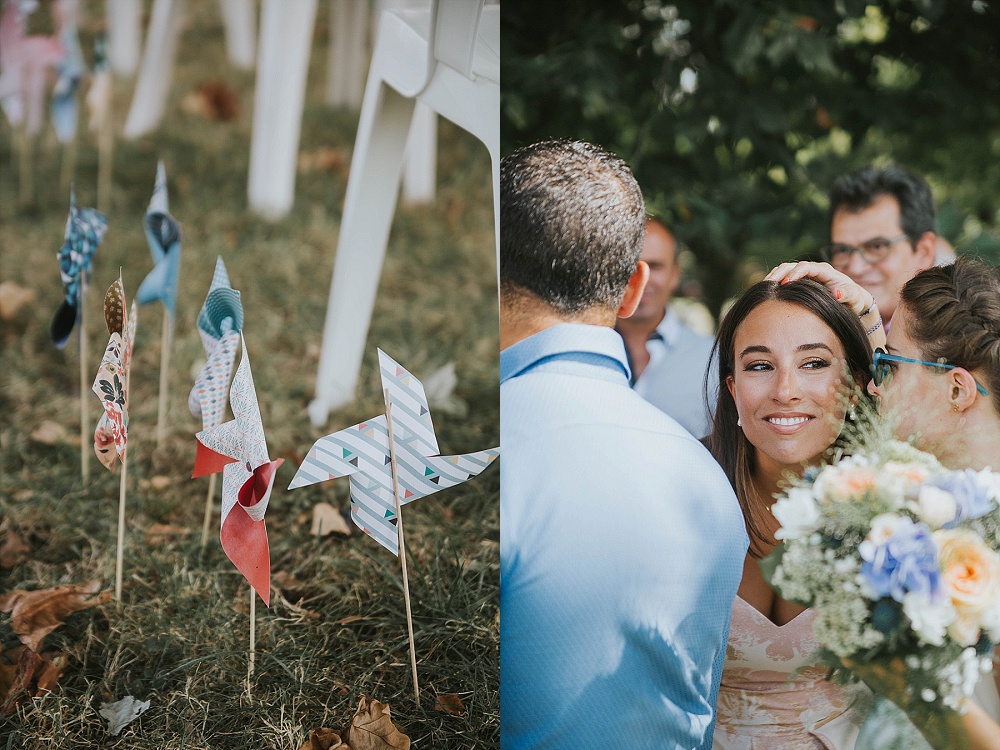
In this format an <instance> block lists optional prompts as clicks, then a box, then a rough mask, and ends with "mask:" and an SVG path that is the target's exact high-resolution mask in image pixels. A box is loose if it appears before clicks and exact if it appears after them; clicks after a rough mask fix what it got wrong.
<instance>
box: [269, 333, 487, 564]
mask: <svg viewBox="0 0 1000 750" xmlns="http://www.w3.org/2000/svg"><path fill="white" fill-rule="evenodd" d="M378 360H379V369H380V372H381V375H382V387H383V389H386V390H388V392H389V399H390V401H391V404H392V407H391V414H392V433H393V442H394V444H395V445H394V448H395V453H396V464H397V466H396V470H397V479H398V483H399V495H400V496H399V500H400V503H401V504H405V503H408V502H411V501H413V500H416V499H417V498H418V497H425V496H427V495H430V494H433V493H435V492H437V491H438V490H442V489H444V488H445V487H452V486H454V485H456V484H461V483H462V482H465V481H466V480H468V479H471V478H472V477H474V476H477V475H478V474H479V473H480V472H482V471H483V469H485V468H486V467H487V466H489V465H490V464H491V463H492V462H493V460H494V459H495V458H497V457H498V456H499V455H500V449H499V448H490V449H488V450H484V451H479V452H477V453H466V454H464V455H460V456H439V455H437V454H438V452H439V448H438V443H437V438H436V437H435V435H434V425H433V424H432V423H431V415H430V410H429V409H428V406H427V397H426V396H425V395H424V387H423V385H421V383H420V381H419V380H417V379H416V378H415V377H414V376H413V375H411V374H410V373H409V372H407V371H406V370H405V369H404V368H403V367H401V366H400V365H398V364H397V363H396V362H395V361H394V360H393V359H392V358H391V357H389V356H388V355H387V354H386V353H385V352H383V351H382V350H381V349H379V350H378ZM346 476H350V478H351V518H353V519H354V523H355V524H357V525H358V527H359V528H361V530H362V531H364V532H365V533H366V534H368V535H369V536H371V537H372V538H373V539H375V541H377V542H378V543H379V544H381V545H382V546H383V547H385V548H386V549H387V550H389V551H390V552H392V553H393V554H396V555H398V554H399V541H398V536H397V530H396V523H397V517H396V500H395V493H394V492H393V486H392V467H391V461H390V450H389V429H388V423H387V421H386V418H385V415H384V414H383V415H380V416H378V417H375V418H374V419H370V420H368V421H366V422H361V423H360V424H356V425H354V426H353V427H348V428H347V429H345V430H341V431H340V432H335V433H334V434H332V435H327V436H326V437H324V438H320V439H319V440H318V441H316V443H315V444H314V445H313V447H312V448H310V449H309V454H308V455H307V456H306V458H305V460H304V461H303V462H302V465H301V466H299V470H298V471H297V472H296V473H295V476H294V477H293V478H292V483H291V484H290V485H289V489H295V488H297V487H305V486H307V485H310V484H316V483H317V482H325V481H327V480H329V479H337V478H339V477H346Z"/></svg>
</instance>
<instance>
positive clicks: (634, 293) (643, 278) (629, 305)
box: [618, 260, 649, 318]
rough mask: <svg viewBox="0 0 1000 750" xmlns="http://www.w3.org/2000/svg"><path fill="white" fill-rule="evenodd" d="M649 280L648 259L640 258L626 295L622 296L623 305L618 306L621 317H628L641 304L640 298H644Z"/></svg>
mask: <svg viewBox="0 0 1000 750" xmlns="http://www.w3.org/2000/svg"><path fill="white" fill-rule="evenodd" d="M647 281H649V265H647V263H646V261H644V260H640V261H639V264H638V265H637V266H636V267H635V271H634V272H633V274H632V278H631V279H629V280H628V285H627V286H626V287H625V296H624V297H623V298H622V304H621V307H619V308H618V317H619V318H627V317H628V316H629V315H631V314H632V313H634V312H635V308H637V307H638V306H639V300H641V299H642V292H643V290H644V289H645V288H646V282H647Z"/></svg>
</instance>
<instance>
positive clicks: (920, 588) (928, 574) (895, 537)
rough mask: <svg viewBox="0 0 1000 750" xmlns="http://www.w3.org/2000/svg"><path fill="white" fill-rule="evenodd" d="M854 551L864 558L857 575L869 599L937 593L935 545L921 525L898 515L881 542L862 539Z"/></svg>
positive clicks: (939, 580)
mask: <svg viewBox="0 0 1000 750" xmlns="http://www.w3.org/2000/svg"><path fill="white" fill-rule="evenodd" d="M858 551H859V552H860V553H861V558H862V559H863V560H864V562H863V563H862V564H861V575H862V577H863V578H864V580H865V582H866V583H867V584H868V586H869V587H870V588H871V590H872V594H873V596H872V598H873V599H881V598H882V597H884V596H891V597H892V598H893V599H895V600H896V601H897V602H901V601H903V595H904V594H907V593H909V592H923V593H926V594H929V595H930V596H931V597H932V598H935V597H936V596H937V594H938V592H939V590H940V584H941V570H940V566H939V565H938V559H937V547H936V546H935V544H934V540H933V539H932V538H931V531H930V529H929V528H927V526H925V525H924V524H922V523H914V522H913V520H912V519H910V518H907V517H905V516H903V517H900V519H899V520H898V522H897V523H896V526H895V528H894V529H893V533H892V536H891V537H889V539H888V540H887V541H886V542H885V543H883V544H874V543H873V542H870V541H865V542H862V543H861V545H860V546H859V548H858Z"/></svg>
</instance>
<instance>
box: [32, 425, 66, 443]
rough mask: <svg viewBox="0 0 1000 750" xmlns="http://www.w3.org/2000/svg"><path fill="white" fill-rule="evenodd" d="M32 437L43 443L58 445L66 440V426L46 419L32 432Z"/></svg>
mask: <svg viewBox="0 0 1000 750" xmlns="http://www.w3.org/2000/svg"><path fill="white" fill-rule="evenodd" d="M31 439H32V440H34V441H35V442H36V443H41V444H42V445H57V444H59V443H64V442H66V428H65V427H63V426H62V425H61V424H59V423H58V422H52V421H50V420H46V421H44V422H42V423H41V424H40V425H38V427H36V428H35V429H34V431H33V432H32V433H31Z"/></svg>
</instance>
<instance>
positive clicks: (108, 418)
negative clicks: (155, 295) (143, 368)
mask: <svg viewBox="0 0 1000 750" xmlns="http://www.w3.org/2000/svg"><path fill="white" fill-rule="evenodd" d="M104 320H105V321H106V322H107V324H108V333H110V334H111V338H110V339H109V340H108V347H107V349H105V350H104V358H103V359H102V360H101V367H100V369H99V370H98V371H97V379H96V380H94V386H93V390H94V393H96V394H97V397H98V398H99V399H101V405H102V406H104V414H103V415H102V416H101V419H100V421H99V422H98V423H97V429H96V430H95V431H94V452H95V453H97V457H98V458H99V459H100V461H101V463H102V464H104V465H105V466H106V467H107V468H108V469H110V470H111V471H114V469H115V454H117V455H118V458H120V459H121V460H122V461H124V460H125V444H126V442H127V440H128V368H129V363H130V361H131V359H132V347H133V346H134V344H135V326H136V321H137V315H136V311H135V303H132V313H131V314H130V315H129V316H128V317H127V318H126V317H125V288H124V286H123V285H122V279H121V276H120V275H119V277H118V279H117V280H116V281H115V283H114V284H112V285H111V288H110V289H108V293H107V294H106V295H104ZM112 448H114V450H112Z"/></svg>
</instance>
